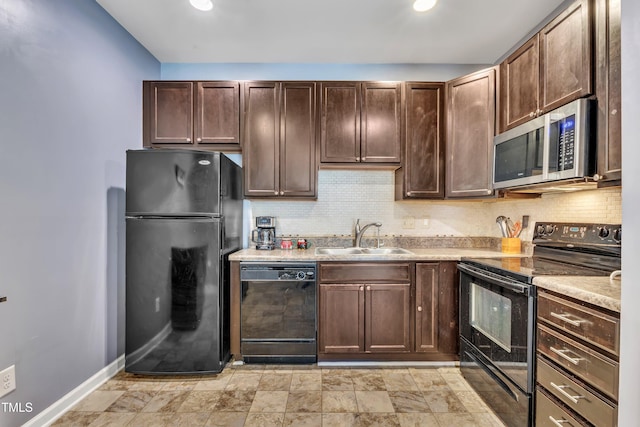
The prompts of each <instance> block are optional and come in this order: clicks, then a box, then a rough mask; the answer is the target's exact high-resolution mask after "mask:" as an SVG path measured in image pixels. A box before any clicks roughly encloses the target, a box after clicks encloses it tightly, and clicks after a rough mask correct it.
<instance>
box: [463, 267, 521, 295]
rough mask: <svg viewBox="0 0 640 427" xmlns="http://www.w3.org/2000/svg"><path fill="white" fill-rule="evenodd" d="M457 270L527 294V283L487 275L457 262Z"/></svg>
mask: <svg viewBox="0 0 640 427" xmlns="http://www.w3.org/2000/svg"><path fill="white" fill-rule="evenodd" d="M458 270H460V271H462V272H464V273H467V274H469V275H471V276H473V277H476V278H478V279H482V280H484V281H487V282H489V283H491V284H494V285H496V286H500V287H502V288H507V289H509V290H511V291H514V292H517V293H519V294H528V291H529V286H527V285H522V284H520V283H519V282H516V281H511V280H507V279H503V278H501V277H497V276H494V275H488V274H486V273H484V272H483V271H482V270H479V269H477V268H474V267H471V266H468V265H465V264H458Z"/></svg>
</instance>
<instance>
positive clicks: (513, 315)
mask: <svg viewBox="0 0 640 427" xmlns="http://www.w3.org/2000/svg"><path fill="white" fill-rule="evenodd" d="M458 269H459V270H460V273H461V274H460V335H461V336H462V337H464V338H465V339H466V340H467V341H468V342H469V343H470V344H472V345H473V346H474V347H475V348H476V349H477V350H478V351H479V352H480V353H482V354H483V355H484V356H485V357H486V358H487V359H488V360H489V361H491V363H492V364H493V365H495V366H496V367H497V369H499V370H500V371H501V372H502V373H503V374H504V375H506V376H507V377H509V378H510V379H511V381H513V382H514V383H515V384H517V385H518V386H519V387H520V388H521V389H522V390H523V391H525V392H527V393H532V392H533V387H534V383H533V378H534V377H533V366H534V360H533V356H534V348H535V347H534V326H535V318H534V316H535V291H534V290H535V288H534V287H533V286H531V285H529V284H527V283H523V282H519V281H516V280H514V279H511V278H509V277H503V276H500V275H497V274H494V273H491V272H488V271H485V270H482V269H479V268H477V267H475V266H471V265H468V264H464V263H460V264H459V265H458Z"/></svg>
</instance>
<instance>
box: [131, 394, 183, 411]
mask: <svg viewBox="0 0 640 427" xmlns="http://www.w3.org/2000/svg"><path fill="white" fill-rule="evenodd" d="M188 394H189V392H187V391H159V392H158V393H157V394H156V395H155V396H153V398H152V399H151V400H150V401H149V403H147V405H146V406H145V407H144V408H142V412H176V411H177V410H178V408H179V407H180V405H182V402H184V400H185V399H186V398H187V395H188Z"/></svg>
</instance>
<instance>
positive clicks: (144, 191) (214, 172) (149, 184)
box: [126, 149, 220, 216]
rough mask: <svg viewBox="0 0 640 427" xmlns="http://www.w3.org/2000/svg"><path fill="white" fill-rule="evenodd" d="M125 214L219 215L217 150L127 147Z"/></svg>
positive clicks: (218, 154)
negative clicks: (215, 151) (136, 148)
mask: <svg viewBox="0 0 640 427" xmlns="http://www.w3.org/2000/svg"><path fill="white" fill-rule="evenodd" d="M126 203H127V204H126V211H127V215H130V216H137V215H165V216H171V215H173V216H181V215H212V216H219V214H220V153H213V152H211V153H209V152H204V151H195V150H161V149H147V150H128V151H127V201H126Z"/></svg>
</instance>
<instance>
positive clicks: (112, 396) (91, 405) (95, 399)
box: [72, 390, 125, 412]
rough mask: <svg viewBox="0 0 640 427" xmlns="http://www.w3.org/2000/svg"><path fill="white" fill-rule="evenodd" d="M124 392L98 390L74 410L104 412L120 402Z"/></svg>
mask: <svg viewBox="0 0 640 427" xmlns="http://www.w3.org/2000/svg"><path fill="white" fill-rule="evenodd" d="M124 393H125V392H124V391H117V390H114V391H101V390H96V391H94V392H92V393H90V394H89V396H87V397H85V398H84V399H82V400H81V401H80V402H79V403H78V404H77V405H75V406H74V407H73V408H72V410H73V411H79V412H102V411H104V410H105V409H107V408H108V407H109V406H111V405H112V404H113V402H115V401H116V400H118V399H119V398H120V397H121V396H122V395H123V394H124Z"/></svg>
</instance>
